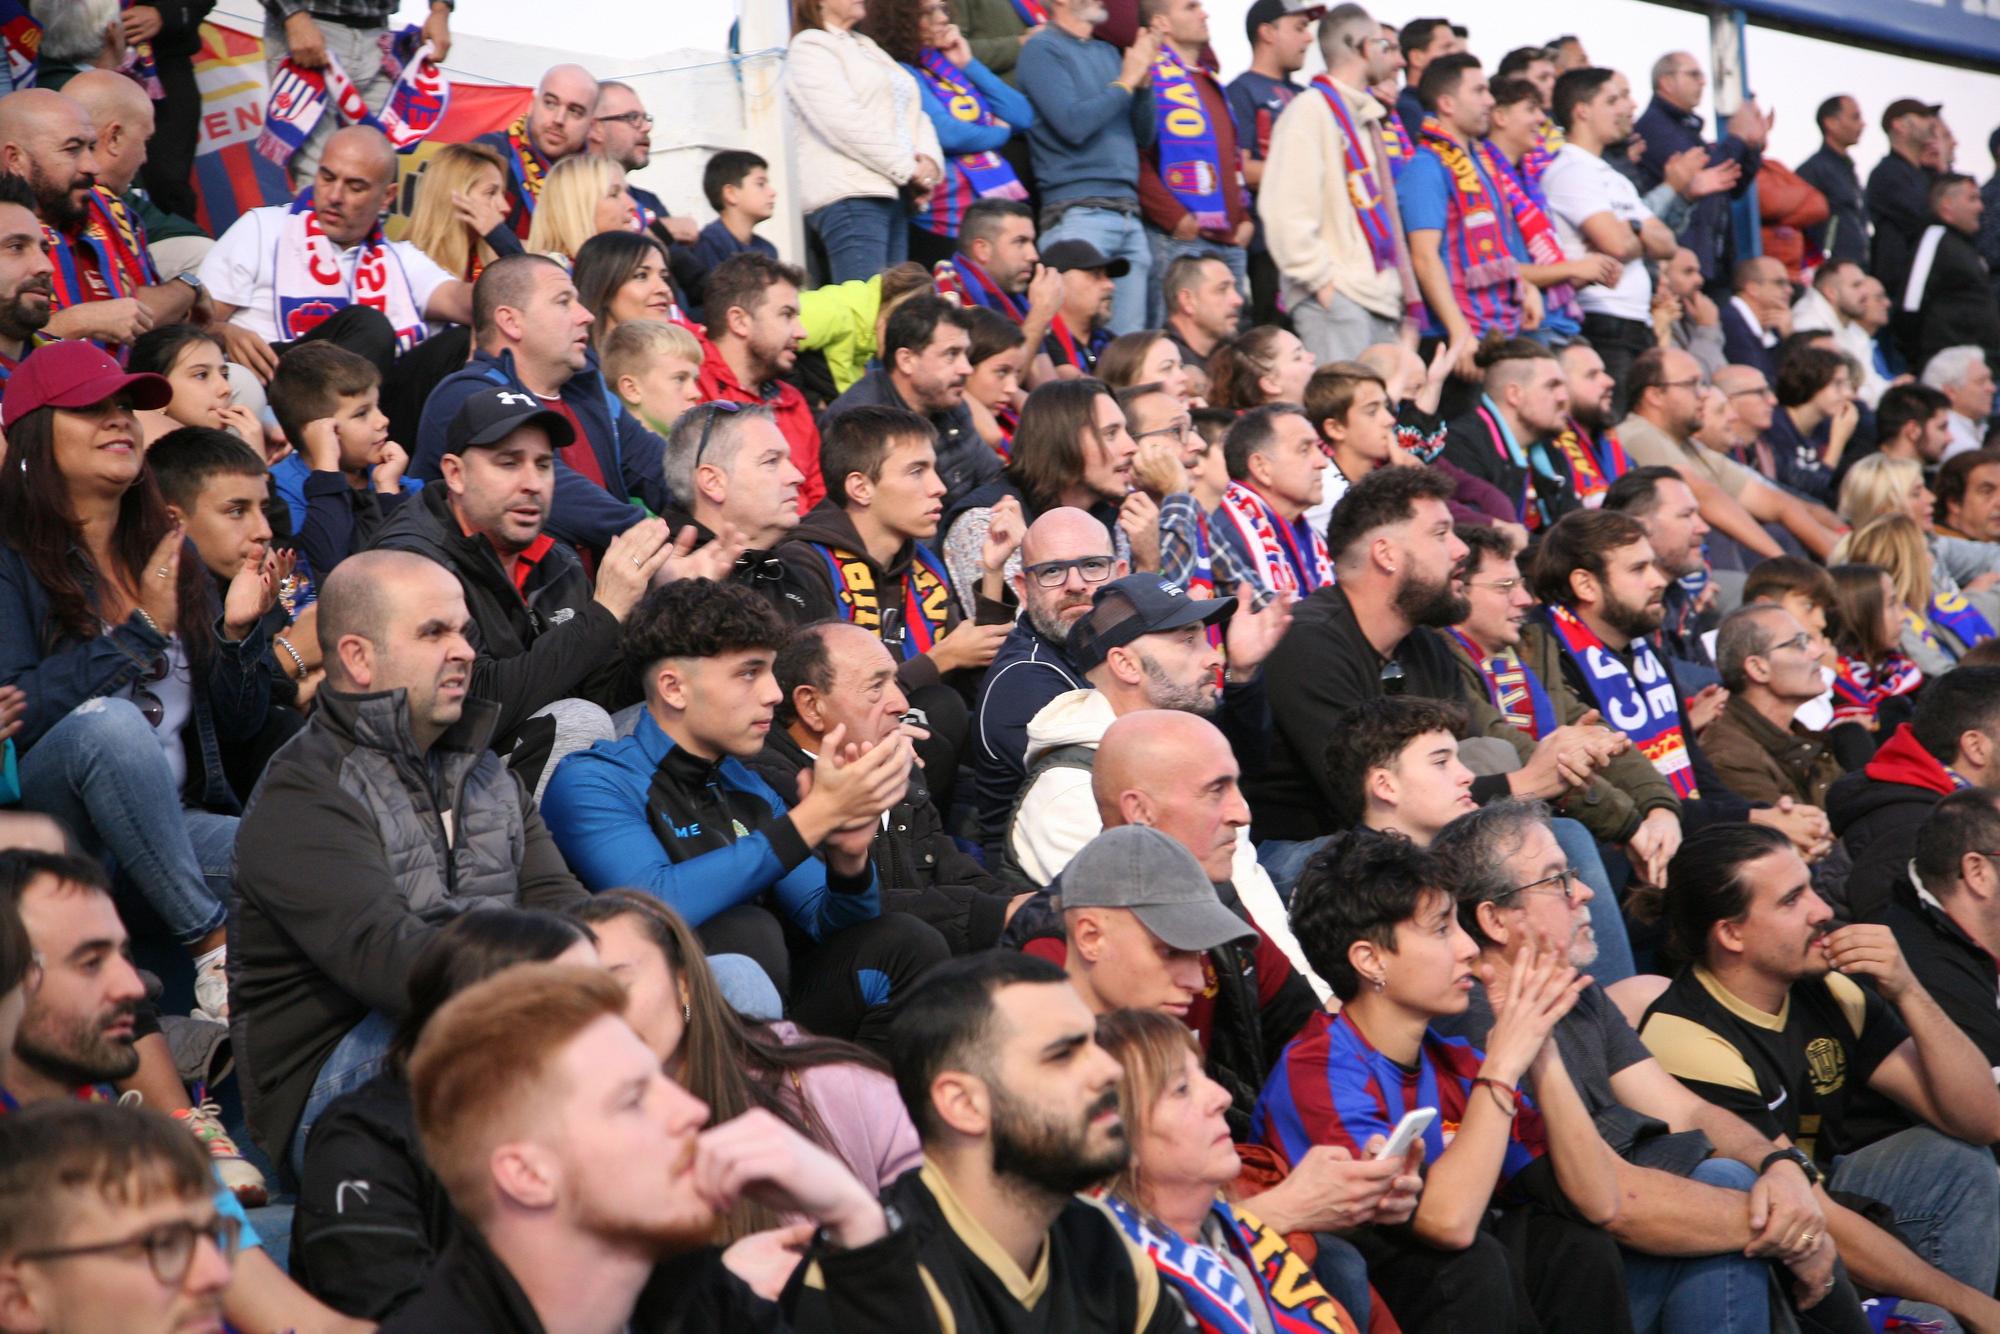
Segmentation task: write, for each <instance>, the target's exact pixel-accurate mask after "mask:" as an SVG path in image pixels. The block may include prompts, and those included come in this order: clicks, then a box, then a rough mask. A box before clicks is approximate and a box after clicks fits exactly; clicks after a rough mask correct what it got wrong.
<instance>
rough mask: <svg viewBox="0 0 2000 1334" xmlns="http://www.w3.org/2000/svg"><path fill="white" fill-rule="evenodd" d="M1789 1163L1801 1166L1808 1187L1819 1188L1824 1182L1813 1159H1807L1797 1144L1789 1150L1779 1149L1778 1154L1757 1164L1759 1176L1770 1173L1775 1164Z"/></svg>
mask: <svg viewBox="0 0 2000 1334" xmlns="http://www.w3.org/2000/svg"><path fill="white" fill-rule="evenodd" d="M1787 1161H1789V1162H1794V1163H1797V1164H1798V1165H1799V1171H1801V1172H1804V1173H1805V1174H1806V1184H1807V1185H1808V1186H1817V1185H1818V1184H1819V1183H1820V1182H1821V1181H1822V1180H1824V1177H1823V1176H1822V1174H1821V1172H1820V1170H1819V1167H1818V1166H1817V1165H1816V1164H1815V1163H1814V1162H1813V1160H1812V1159H1810V1158H1808V1157H1806V1154H1805V1150H1803V1149H1801V1148H1799V1147H1798V1145H1796V1144H1794V1145H1793V1146H1792V1147H1791V1148H1789V1149H1779V1150H1777V1151H1776V1152H1774V1153H1772V1154H1770V1155H1768V1156H1767V1157H1766V1158H1765V1159H1764V1161H1763V1162H1761V1163H1759V1164H1757V1175H1758V1176H1763V1175H1764V1174H1765V1173H1766V1172H1768V1171H1770V1170H1771V1164H1773V1163H1781V1162H1787Z"/></svg>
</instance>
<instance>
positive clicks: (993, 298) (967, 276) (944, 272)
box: [931, 252, 1028, 324]
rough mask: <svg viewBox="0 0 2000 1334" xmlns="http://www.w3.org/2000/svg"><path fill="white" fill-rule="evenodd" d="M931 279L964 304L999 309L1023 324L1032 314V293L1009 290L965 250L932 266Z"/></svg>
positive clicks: (944, 291) (941, 291) (943, 292)
mask: <svg viewBox="0 0 2000 1334" xmlns="http://www.w3.org/2000/svg"><path fill="white" fill-rule="evenodd" d="M931 281H932V283H933V284H934V285H935V286H936V287H937V289H938V291H939V293H941V294H955V295H956V296H957V297H958V299H959V303H960V304H961V305H971V306H984V307H986V309H988V310H997V311H999V312H1000V313H1001V314H1002V315H1005V316H1006V317H1007V318H1008V319H1010V320H1012V321H1014V323H1016V324H1019V323H1020V322H1021V321H1022V320H1024V319H1026V318H1027V317H1028V295H1027V293H1025V292H1023V293H1021V294H1020V295H1019V296H1016V295H1015V294H1014V293H1012V292H1009V291H1008V290H1007V289H1006V288H1004V287H1002V286H1000V284H999V283H996V282H994V281H993V279H992V277H991V276H990V275H988V273H987V272H986V270H984V269H982V268H980V267H979V265H978V264H976V263H974V262H973V260H972V258H971V257H970V256H968V255H966V254H964V253H963V252H960V253H958V254H955V255H953V256H952V257H951V258H950V259H941V260H939V261H938V262H937V263H936V264H935V265H933V266H932V268H931Z"/></svg>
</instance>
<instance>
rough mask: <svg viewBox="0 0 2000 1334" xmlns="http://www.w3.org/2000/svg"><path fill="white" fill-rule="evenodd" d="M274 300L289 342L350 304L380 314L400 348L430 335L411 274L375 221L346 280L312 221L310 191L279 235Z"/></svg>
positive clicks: (290, 213)
mask: <svg viewBox="0 0 2000 1334" xmlns="http://www.w3.org/2000/svg"><path fill="white" fill-rule="evenodd" d="M276 250H277V253H276V255H274V256H273V265H272V273H273V274H274V275H275V276H274V278H273V281H272V283H271V297H272V300H273V301H274V302H275V303H276V306H277V308H276V310H275V311H274V312H273V315H274V317H275V318H276V320H277V324H278V329H279V332H280V333H281V334H282V335H283V336H284V339H285V341H287V342H290V341H292V340H294V339H298V338H303V337H304V336H305V335H306V334H308V333H310V332H311V331H312V330H313V329H314V328H316V327H318V326H319V325H320V324H321V323H323V322H324V321H326V320H329V319H331V318H333V316H335V315H336V314H338V313H339V312H340V311H342V310H344V309H346V308H347V307H348V306H350V305H362V306H367V307H369V308H370V309H371V310H379V311H381V312H382V314H383V316H384V317H386V318H387V319H388V321H389V326H390V327H391V328H393V329H394V330H395V331H396V348H397V350H398V351H408V350H409V349H410V348H412V347H415V346H416V345H417V344H418V343H420V342H422V341H423V340H424V338H425V336H426V335H428V334H429V332H430V330H429V329H428V328H426V327H425V325H424V317H423V312H422V311H421V310H419V309H418V308H417V302H416V294H415V293H414V292H412V291H411V290H410V278H409V275H408V274H406V273H405V272H404V271H403V261H402V260H401V259H400V258H398V257H397V255H396V251H395V248H394V247H393V246H391V245H390V244H389V242H388V240H387V239H386V238H385V237H384V236H383V235H382V224H381V223H380V222H377V223H376V224H375V226H374V227H373V228H372V229H371V230H370V231H369V233H368V235H367V236H365V237H363V238H362V240H361V243H360V246H359V250H360V253H359V254H357V255H356V256H355V257H354V275H353V277H352V278H343V277H342V276H341V272H340V253H339V251H337V250H336V249H335V248H334V244H333V242H332V241H331V240H329V239H328V238H327V235H326V233H325V232H323V231H321V230H320V226H319V219H318V218H317V217H315V216H313V197H312V191H310V190H308V191H306V192H305V193H304V194H302V195H300V196H299V198H298V202H296V203H294V204H293V205H292V207H291V209H290V210H289V211H288V212H287V214H286V217H285V225H284V226H283V227H282V228H281V229H280V230H279V232H278V243H277V247H276Z"/></svg>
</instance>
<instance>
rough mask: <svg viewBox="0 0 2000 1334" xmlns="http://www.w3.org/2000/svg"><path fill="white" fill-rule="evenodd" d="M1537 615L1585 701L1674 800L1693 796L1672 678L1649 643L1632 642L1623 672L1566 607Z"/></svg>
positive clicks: (1690, 766) (1695, 790) (1618, 662)
mask: <svg viewBox="0 0 2000 1334" xmlns="http://www.w3.org/2000/svg"><path fill="white" fill-rule="evenodd" d="M1542 615H1543V618H1544V620H1545V622H1546V623H1547V625H1548V627H1549V629H1550V630H1551V631H1552V632H1553V633H1554V635H1555V637H1556V644H1557V645H1558V646H1559V647H1560V648H1561V649H1562V652H1563V656H1564V657H1566V658H1568V659H1569V660H1570V661H1571V662H1573V663H1575V664H1576V666H1577V670H1578V671H1579V672H1581V673H1582V675H1583V679H1584V682H1585V684H1586V685H1588V686H1589V687H1590V696H1591V701H1592V702H1593V703H1594V704H1596V705H1597V709H1598V712H1599V713H1601V714H1603V715H1604V721H1605V722H1606V723H1608V724H1610V725H1611V726H1612V727H1613V728H1615V729H1617V730H1618V731H1620V732H1623V733H1624V734H1625V735H1626V736H1628V737H1630V738H1632V744H1633V745H1634V746H1637V747H1638V748H1639V750H1640V751H1641V752H1642V753H1643V754H1644V755H1645V756H1646V758H1647V759H1649V760H1651V761H1652V762H1653V767H1654V768H1655V769H1658V770H1659V771H1660V776H1661V777H1662V778H1665V779H1666V780H1667V782H1668V783H1670V784H1672V785H1673V789H1674V795H1675V796H1677V797H1680V798H1682V799H1683V800H1685V799H1687V798H1689V797H1699V796H1700V795H1701V791H1700V789H1699V788H1698V787H1697V786H1696V785H1695V778H1694V761H1693V760H1692V759H1691V758H1690V757H1689V755H1688V747H1687V738H1686V737H1685V736H1683V735H1682V733H1681V713H1680V700H1679V698H1678V697H1677V696H1676V694H1675V691H1674V679H1673V677H1672V676H1671V675H1669V674H1668V672H1667V668H1666V664H1664V663H1663V662H1661V661H1660V657H1659V654H1657V653H1655V652H1654V651H1653V644H1652V640H1651V639H1650V638H1646V637H1641V638H1639V639H1635V640H1633V641H1632V665H1631V667H1629V668H1628V667H1626V665H1625V663H1624V661H1623V660H1621V659H1620V658H1619V656H1618V655H1617V654H1616V653H1613V652H1612V651H1611V650H1610V649H1609V648H1607V647H1605V644H1604V641H1603V640H1602V639H1599V638H1598V637H1597V633H1596V631H1594V630H1592V629H1591V628H1590V627H1589V626H1587V625H1585V624H1584V623H1583V621H1582V619H1581V618H1579V617H1578V616H1577V614H1576V613H1575V612H1573V611H1571V610H1570V609H1569V608H1568V607H1563V606H1553V607H1544V608H1543V609H1542Z"/></svg>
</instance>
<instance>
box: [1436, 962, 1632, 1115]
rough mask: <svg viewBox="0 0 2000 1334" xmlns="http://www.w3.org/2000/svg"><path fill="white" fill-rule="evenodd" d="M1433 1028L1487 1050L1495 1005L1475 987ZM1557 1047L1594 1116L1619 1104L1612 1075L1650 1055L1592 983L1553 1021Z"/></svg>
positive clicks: (1572, 1081)
mask: <svg viewBox="0 0 2000 1334" xmlns="http://www.w3.org/2000/svg"><path fill="white" fill-rule="evenodd" d="M1431 1027H1433V1028H1435V1029H1436V1030H1437V1031H1438V1032H1440V1033H1442V1034H1444V1035H1445V1036H1446V1037H1456V1038H1464V1039H1465V1040H1466V1041H1467V1042H1470V1043H1471V1044H1472V1045H1473V1046H1475V1047H1477V1048H1479V1049H1480V1050H1481V1051H1484V1050H1486V1038H1487V1035H1488V1034H1490V1033H1491V1032H1492V1031H1493V1007H1492V1006H1491V1005H1490V1004H1488V1003H1487V1000H1486V992H1485V991H1484V990H1482V989H1481V988H1479V987H1474V988H1473V989H1472V1003H1471V1004H1470V1005H1467V1006H1466V1007H1465V1013H1464V1014H1454V1015H1447V1016H1445V1017H1444V1018H1442V1019H1433V1020H1432V1021H1431ZM1556 1050H1557V1051H1559V1052H1560V1053H1561V1054H1562V1061H1563V1069H1564V1070H1566V1071H1568V1072H1569V1082H1570V1083H1572V1084H1574V1085H1576V1091H1577V1095H1578V1096H1579V1097H1581V1098H1582V1099H1583V1105H1584V1108H1585V1110H1587V1111H1588V1112H1589V1113H1590V1114H1591V1115H1592V1116H1596V1115H1597V1114H1598V1113H1599V1112H1601V1111H1603V1110H1604V1109H1605V1108H1607V1107H1615V1106H1617V1105H1618V1095H1617V1094H1615V1093H1613V1092H1612V1091H1611V1076H1613V1075H1615V1074H1617V1073H1618V1072H1619V1071H1621V1070H1624V1069H1627V1068H1628V1067H1630V1066H1634V1065H1637V1064H1638V1063H1639V1062H1641V1061H1644V1060H1650V1059H1651V1057H1652V1053H1651V1052H1649V1051H1647V1050H1646V1044H1645V1043H1643V1042H1641V1041H1639V1035H1638V1034H1637V1033H1634V1032H1633V1031H1632V1025H1630V1024H1628V1023H1626V1022H1625V1016H1624V1015H1622V1014H1620V1013H1619V1012H1618V1007H1617V1006H1616V1005H1613V1004H1612V1003H1611V998H1610V997H1609V996H1606V995H1605V994H1604V988H1603V987H1600V986H1598V985H1597V984H1596V983H1595V982H1593V983H1591V984H1590V987H1589V989H1588V990H1586V991H1585V992H1584V993H1583V994H1582V995H1580V996H1578V997H1577V998H1576V1005H1575V1007H1574V1008H1573V1009H1571V1010H1570V1012H1569V1013H1568V1014H1566V1015H1564V1016H1563V1017H1562V1020H1561V1022H1559V1023H1558V1024H1557V1025H1556Z"/></svg>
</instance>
